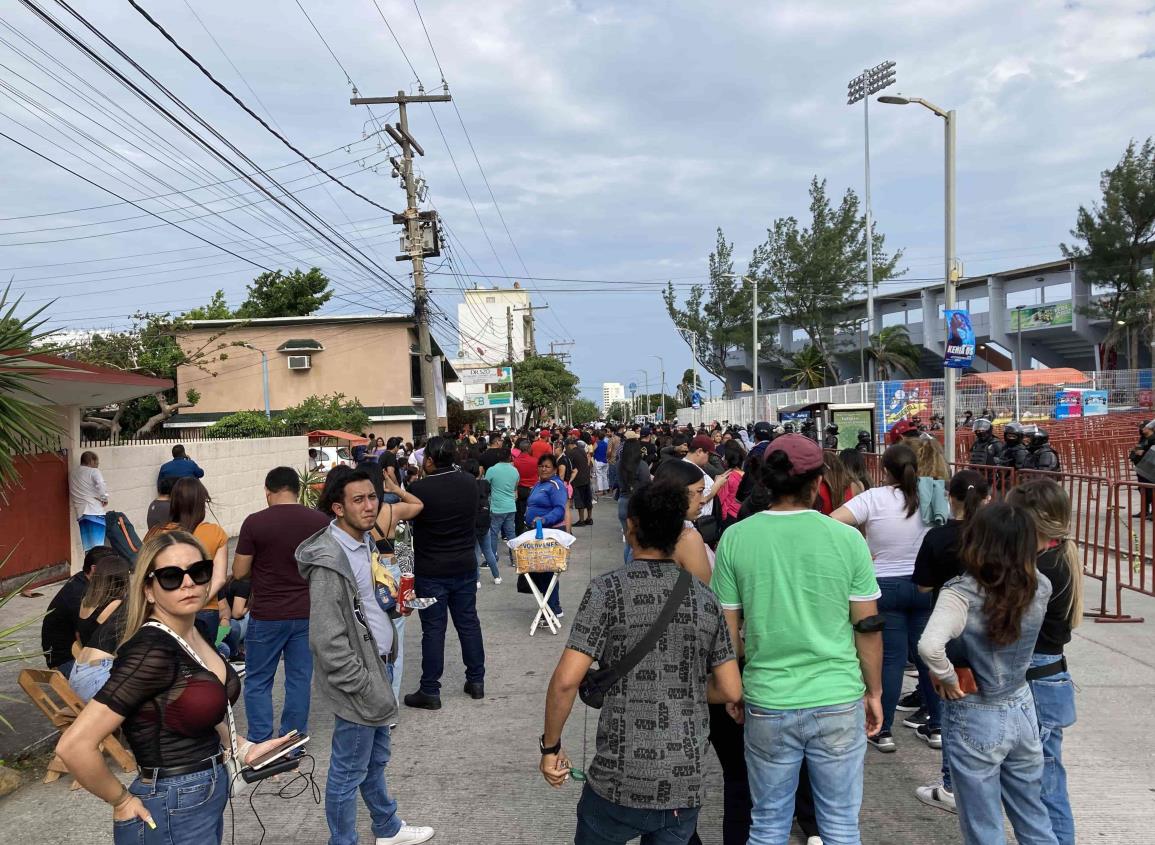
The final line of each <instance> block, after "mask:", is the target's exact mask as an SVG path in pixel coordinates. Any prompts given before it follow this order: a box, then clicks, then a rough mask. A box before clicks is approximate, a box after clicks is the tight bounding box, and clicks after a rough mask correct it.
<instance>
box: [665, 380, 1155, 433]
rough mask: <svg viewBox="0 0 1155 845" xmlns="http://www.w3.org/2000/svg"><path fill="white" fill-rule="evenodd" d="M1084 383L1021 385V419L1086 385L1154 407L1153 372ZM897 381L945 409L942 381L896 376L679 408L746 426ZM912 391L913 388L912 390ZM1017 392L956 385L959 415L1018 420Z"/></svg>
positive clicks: (684, 414)
mask: <svg viewBox="0 0 1155 845" xmlns="http://www.w3.org/2000/svg"><path fill="white" fill-rule="evenodd" d="M1084 375H1085V376H1086V378H1085V379H1083V380H1082V381H1072V382H1066V383H1064V384H1062V385H1054V384H1048V385H1037V386H1029V387H1023V388H1021V390H1019V391H1018V394H1019V414H1018V417H1019V418H1020V419H1024V420H1047V419H1051V418H1052V417H1054V411H1055V392H1056V391H1057V390H1060V389H1063V388H1087V389H1091V390H1104V391H1106V392H1107V403H1108V406H1109V407H1110V408H1111V410H1112V411H1113V412H1114V411H1117V410H1125V409H1139V408H1148V409H1149V408H1151V407H1152V378H1151V370H1104V371H1098V372H1090V373H1085V374H1084ZM896 383H900V384H905V385H909V386H910V387H917V388H918V389H919V391H920V394H921V395H922V396H923V397H926V396H928V395H929V397H930V399H929V403H928V407H927V409H926V410H925V411H923V412H922V416H923V418H924V419H926V418H929V417H930V415H931V414H941V413H943V380H942V379H941V378H937V379H920V378H914V379H893V380H891V381H888V382H855V383H853V384H840V385H835V386H831V387H818V388H813V389H810V390H779V391H774V392H771V393H766V394H759V396H758V413H757V414H754V413H753V407H752V404H751V402H752V399H753V397H752V396H751V395H750V394H748V393H747V394H743V395H740V396H737V397H735V398H734V399H712V400H707V401H706V402H703V403H702V407H701V408H699V409H697V410H695V409H693V408H679V409H678V419H679V420H684V421H686V422H692V423H693V424H694V425H699V424H702V423H708V422H711V421H713V420H718V421H719V422H721V421H723V420H728V421H730V422H732V423H740V424H742V425H745V424H746V423H748V422H755V421H756V420H755V417H757V419H765V420H776V419H777V418H778V413H779V412H780V411H781V410H782V409H783V408H788V407H791V406H793V405H810V404H815V403H823V402H825V403H829V404H848V405H849V404H861V403H867V402H873V403H875V405H879V404H881V403H880V402H879V399H880V396H881V395H882V393H883V390H882V385H883V384H886V385H889V386H890V392H889V393H888V394H887V395H888V397H889V396H890V395H891V394H892V393H893V386H894V385H895V384H896ZM908 390H909V388H908ZM1015 394H1016V390H1015V388H1014V386H1013V385H1011V386H1007V387H998V388H992V387H989V386H987V385H985V384H983V383H982V382H980V381H978V380H977V379H975V380H972V381H970V382H969V383H966V384H960V385H959V387H958V401H957V413H958V416H959V419H962V417H963V414H964V413H965V412H966V411H970V412H971V413H972V414H974V415H975V416H976V417H978V416H980V415H981V414H982V413H983V411H986V410H990V411H992V412H993V413H994V415H995V418H996V419H1008V420H1009V419H1014V418H1015V416H1016V414H1015Z"/></svg>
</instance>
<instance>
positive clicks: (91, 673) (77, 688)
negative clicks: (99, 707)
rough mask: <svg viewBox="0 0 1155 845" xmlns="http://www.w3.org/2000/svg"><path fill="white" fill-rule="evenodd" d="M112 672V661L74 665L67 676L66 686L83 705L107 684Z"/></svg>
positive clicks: (107, 659) (105, 660)
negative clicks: (70, 688)
mask: <svg viewBox="0 0 1155 845" xmlns="http://www.w3.org/2000/svg"><path fill="white" fill-rule="evenodd" d="M110 672H112V660H111V659H109V658H106V659H104V660H101V661H100V662H99V663H91V664H90V663H75V664H73V667H72V672H71V674H69V676H68V685H69V686H70V687H72V691H73V692H74V693H76V695H77V697H78V698H80V700H81V701H83V702H84V703H85V704H87V703H88V702H89V701H91V700H92V696H94V695H96V694H97V693H98V692H100V688H101V687H102V686H104V685H105V684H106V683H107V682H108V675H109V673H110Z"/></svg>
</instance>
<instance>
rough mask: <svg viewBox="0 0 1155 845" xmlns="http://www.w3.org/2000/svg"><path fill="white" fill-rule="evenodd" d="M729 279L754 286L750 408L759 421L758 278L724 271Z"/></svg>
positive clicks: (751, 313) (755, 418)
mask: <svg viewBox="0 0 1155 845" xmlns="http://www.w3.org/2000/svg"><path fill="white" fill-rule="evenodd" d="M722 275H723V276H724V277H725V278H727V279H741V280H742V281H744V282H749V283H750V284H751V285H752V286H753V297H752V298H751V305H752V306H753V307H752V308H751V309H750V323H751V327H752V329H753V331H752V335H753V338H752V343H751V345H750V372H751V378H750V380H751V381H752V382H753V387H754V404H753V406H751V408H750V410H751V412H752V413H753V415H754V419H753V420H752V422H758V279H757V277H755V278H751V277H750V276H739V275H738V274H737V273H723V274H722Z"/></svg>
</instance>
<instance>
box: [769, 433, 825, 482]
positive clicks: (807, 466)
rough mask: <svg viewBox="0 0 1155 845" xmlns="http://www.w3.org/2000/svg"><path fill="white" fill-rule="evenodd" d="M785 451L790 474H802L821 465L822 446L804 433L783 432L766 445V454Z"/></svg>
mask: <svg viewBox="0 0 1155 845" xmlns="http://www.w3.org/2000/svg"><path fill="white" fill-rule="evenodd" d="M772 452H785V453H786V457H788V458H789V459H790V464H791V469H790V474H791V475H802V473H804V472H812V471H813V470H816V469H818V468H819V467H820V466H822V447H821V446H819V445H818V444H817V443H815V442H814V441H813V440H811V439H810V438H809V437H807V436H806V435H805V434H783V435H781V436H779V437H775V438H774V440H773V441H772V442H771V443H770V445H769V446H767V447H766V455H767V456H769V455H770V454H771V453H772Z"/></svg>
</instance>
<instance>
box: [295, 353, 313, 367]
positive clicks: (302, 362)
mask: <svg viewBox="0 0 1155 845" xmlns="http://www.w3.org/2000/svg"><path fill="white" fill-rule="evenodd" d="M312 366H313V359H312V358H310V357H309V356H308V355H290V356H289V369H290V370H308V369H310V368H311V367H312Z"/></svg>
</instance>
